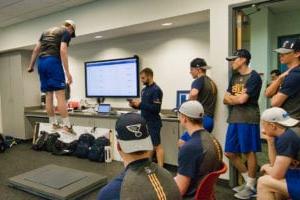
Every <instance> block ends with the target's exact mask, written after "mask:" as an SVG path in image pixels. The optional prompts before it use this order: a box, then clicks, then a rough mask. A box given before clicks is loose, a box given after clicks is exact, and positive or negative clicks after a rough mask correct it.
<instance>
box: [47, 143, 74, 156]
mask: <svg viewBox="0 0 300 200" xmlns="http://www.w3.org/2000/svg"><path fill="white" fill-rule="evenodd" d="M76 147H77V140H74V141H72V142H71V143H65V142H63V141H60V140H56V142H55V143H54V146H53V152H52V154H54V155H72V154H73V153H74V151H75V150H76Z"/></svg>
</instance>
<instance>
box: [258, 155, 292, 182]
mask: <svg viewBox="0 0 300 200" xmlns="http://www.w3.org/2000/svg"><path fill="white" fill-rule="evenodd" d="M291 162H292V159H291V158H289V157H287V156H276V159H275V162H274V165H273V166H271V165H270V164H266V165H263V166H262V167H261V171H263V172H265V173H266V174H269V175H270V176H272V177H273V178H275V179H278V180H280V179H283V178H284V176H285V173H286V171H287V170H288V168H289V166H290V164H291Z"/></svg>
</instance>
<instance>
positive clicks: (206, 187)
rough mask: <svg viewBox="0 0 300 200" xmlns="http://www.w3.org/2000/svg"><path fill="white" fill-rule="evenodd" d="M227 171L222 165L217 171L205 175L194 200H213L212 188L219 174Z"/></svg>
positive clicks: (224, 165)
mask: <svg viewBox="0 0 300 200" xmlns="http://www.w3.org/2000/svg"><path fill="white" fill-rule="evenodd" d="M226 171H227V166H226V164H225V163H222V167H221V169H220V170H218V171H214V172H211V173H209V174H207V175H206V176H205V177H204V178H203V179H202V180H201V182H200V184H199V186H198V188H197V191H196V195H195V200H215V199H216V198H215V193H214V186H215V183H216V182H217V180H218V177H219V176H220V175H221V174H224V173H225V172H226Z"/></svg>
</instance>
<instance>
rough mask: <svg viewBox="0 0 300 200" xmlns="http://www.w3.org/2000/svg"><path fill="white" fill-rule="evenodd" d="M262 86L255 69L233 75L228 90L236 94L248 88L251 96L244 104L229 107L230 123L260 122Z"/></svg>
mask: <svg viewBox="0 0 300 200" xmlns="http://www.w3.org/2000/svg"><path fill="white" fill-rule="evenodd" d="M261 86H262V80H261V78H260V75H259V74H258V73H257V72H256V71H255V70H252V71H251V72H250V73H249V74H245V75H241V74H239V73H236V74H234V75H232V77H231V80H230V83H229V86H228V89H227V92H229V93H231V94H232V95H235V96H236V95H239V94H242V93H243V91H244V90H246V93H247V94H248V96H249V98H248V100H247V102H245V103H244V104H239V105H233V106H230V107H229V108H230V109H229V115H228V120H227V122H228V123H249V124H259V122H260V112H259V106H258V99H259V95H260V90H261Z"/></svg>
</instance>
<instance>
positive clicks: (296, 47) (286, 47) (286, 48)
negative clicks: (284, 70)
mask: <svg viewBox="0 0 300 200" xmlns="http://www.w3.org/2000/svg"><path fill="white" fill-rule="evenodd" d="M273 51H275V52H277V53H280V54H285V53H290V52H293V51H300V39H294V40H286V41H285V42H284V43H283V44H282V46H281V47H280V48H278V49H274V50H273Z"/></svg>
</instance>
